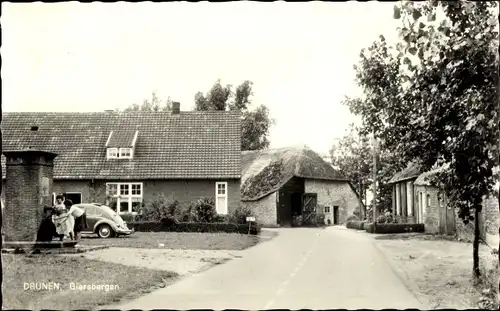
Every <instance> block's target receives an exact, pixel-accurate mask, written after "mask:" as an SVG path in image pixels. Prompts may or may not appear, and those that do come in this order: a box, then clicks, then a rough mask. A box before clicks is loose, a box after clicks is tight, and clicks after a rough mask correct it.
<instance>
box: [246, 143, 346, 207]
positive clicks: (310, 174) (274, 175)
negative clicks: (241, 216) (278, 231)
mask: <svg viewBox="0 0 500 311" xmlns="http://www.w3.org/2000/svg"><path fill="white" fill-rule="evenodd" d="M241 162H242V177H241V199H242V200H245V201H256V200H258V199H260V198H262V197H265V196H267V195H269V194H271V193H273V192H275V191H277V190H278V189H279V188H281V186H283V185H284V184H285V183H286V182H287V181H288V180H290V178H292V177H300V178H309V179H323V180H339V181H347V179H346V178H345V177H343V176H342V175H340V174H339V173H338V172H337V171H336V170H335V169H334V168H333V167H332V166H331V165H330V164H329V163H328V162H326V161H325V160H323V158H322V157H321V156H320V155H318V154H317V153H316V152H314V151H312V150H311V149H309V148H308V147H306V146H303V147H288V148H278V149H270V150H259V151H243V153H242V158H241Z"/></svg>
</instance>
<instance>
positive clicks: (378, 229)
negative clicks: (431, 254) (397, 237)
mask: <svg viewBox="0 0 500 311" xmlns="http://www.w3.org/2000/svg"><path fill="white" fill-rule="evenodd" d="M364 229H365V230H366V232H368V233H382V234H383V233H407V232H424V231H425V228H424V224H394V223H390V224H373V223H366V224H365V225H364Z"/></svg>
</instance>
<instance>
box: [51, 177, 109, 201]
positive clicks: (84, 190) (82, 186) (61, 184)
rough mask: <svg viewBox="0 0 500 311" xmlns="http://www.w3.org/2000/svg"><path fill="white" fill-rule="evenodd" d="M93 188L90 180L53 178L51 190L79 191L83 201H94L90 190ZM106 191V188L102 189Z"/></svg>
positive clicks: (63, 191) (56, 191)
mask: <svg viewBox="0 0 500 311" xmlns="http://www.w3.org/2000/svg"><path fill="white" fill-rule="evenodd" d="M92 190H93V187H92V182H91V181H90V180H54V186H53V187H52V192H54V193H56V194H59V193H65V192H80V193H81V194H82V202H83V203H91V202H98V201H94V200H92V199H94V197H93V196H91V192H92ZM102 191H103V192H104V191H106V189H102Z"/></svg>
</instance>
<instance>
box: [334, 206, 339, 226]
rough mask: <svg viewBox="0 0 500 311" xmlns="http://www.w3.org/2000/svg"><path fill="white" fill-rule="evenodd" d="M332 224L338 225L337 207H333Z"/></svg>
mask: <svg viewBox="0 0 500 311" xmlns="http://www.w3.org/2000/svg"><path fill="white" fill-rule="evenodd" d="M333 224H334V225H338V224H339V207H338V206H334V207H333Z"/></svg>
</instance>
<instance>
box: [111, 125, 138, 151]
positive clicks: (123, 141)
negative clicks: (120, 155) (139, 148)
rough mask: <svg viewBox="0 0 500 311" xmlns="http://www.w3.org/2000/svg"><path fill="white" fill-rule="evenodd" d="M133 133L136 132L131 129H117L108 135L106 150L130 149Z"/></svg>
mask: <svg viewBox="0 0 500 311" xmlns="http://www.w3.org/2000/svg"><path fill="white" fill-rule="evenodd" d="M135 133H138V131H136V130H134V129H132V130H130V129H118V130H115V131H111V132H110V133H109V135H110V137H109V141H108V145H107V147H108V148H132V147H133V143H134V137H135Z"/></svg>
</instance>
